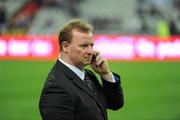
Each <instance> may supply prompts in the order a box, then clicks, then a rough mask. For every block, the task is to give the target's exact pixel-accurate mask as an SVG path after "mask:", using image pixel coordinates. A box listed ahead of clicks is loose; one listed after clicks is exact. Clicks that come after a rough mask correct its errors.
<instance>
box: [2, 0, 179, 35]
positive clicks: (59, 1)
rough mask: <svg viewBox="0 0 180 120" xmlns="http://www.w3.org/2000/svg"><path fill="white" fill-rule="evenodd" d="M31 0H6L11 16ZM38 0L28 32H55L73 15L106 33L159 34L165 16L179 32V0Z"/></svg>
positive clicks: (175, 31)
mask: <svg viewBox="0 0 180 120" xmlns="http://www.w3.org/2000/svg"><path fill="white" fill-rule="evenodd" d="M30 1H35V0H15V2H14V1H13V2H12V0H4V3H5V7H6V9H7V14H8V19H12V16H14V14H16V13H17V12H18V11H20V10H22V9H21V8H22V7H23V6H25V5H26V3H27V2H30ZM36 2H37V3H38V5H39V9H38V10H37V11H36V12H35V14H34V15H33V16H32V18H30V21H31V22H29V23H28V27H27V28H26V29H27V31H26V34H54V33H56V32H58V30H59V29H60V27H62V24H64V23H65V22H66V21H68V20H70V19H73V18H82V19H85V20H87V21H88V22H90V23H92V24H93V25H94V28H95V32H96V33H102V34H152V35H156V34H157V27H158V23H159V21H160V20H161V19H163V20H164V21H165V22H166V23H167V25H168V27H169V28H168V29H169V30H170V34H179V30H180V14H179V1H178V0H96V1H94V0H53V1H52V0H37V1H36ZM12 3H13V5H12ZM21 17H22V16H21ZM20 20H21V19H20ZM25 21H26V19H25Z"/></svg>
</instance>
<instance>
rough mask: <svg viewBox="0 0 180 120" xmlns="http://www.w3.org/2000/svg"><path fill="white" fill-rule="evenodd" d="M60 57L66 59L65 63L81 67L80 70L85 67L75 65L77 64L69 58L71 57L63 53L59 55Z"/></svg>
mask: <svg viewBox="0 0 180 120" xmlns="http://www.w3.org/2000/svg"><path fill="white" fill-rule="evenodd" d="M59 58H60V59H61V60H62V61H64V62H65V63H67V64H70V65H72V66H74V67H76V68H78V69H80V70H83V67H79V66H77V65H75V64H74V63H73V62H72V61H71V60H70V59H69V57H67V56H65V55H63V54H61V55H59Z"/></svg>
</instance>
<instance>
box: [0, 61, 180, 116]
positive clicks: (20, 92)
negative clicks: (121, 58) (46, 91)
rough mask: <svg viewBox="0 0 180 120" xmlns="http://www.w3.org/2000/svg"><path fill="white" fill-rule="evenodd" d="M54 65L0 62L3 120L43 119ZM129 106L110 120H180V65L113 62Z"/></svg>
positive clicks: (0, 95)
mask: <svg viewBox="0 0 180 120" xmlns="http://www.w3.org/2000/svg"><path fill="white" fill-rule="evenodd" d="M52 65H53V62H40V61H39V62H32V61H31V62H29V61H26V62H25V61H0V120H40V119H41V118H40V114H39V110H38V102H39V95H40V91H41V88H42V86H43V83H44V80H45V78H46V76H47V74H48V72H49V70H50V68H51V67H52ZM110 66H111V70H112V71H116V72H117V73H119V74H121V76H122V85H123V89H124V96H125V106H124V107H123V108H122V109H121V110H118V111H115V112H114V111H110V110H109V111H108V113H109V120H147V119H148V120H160V119H161V120H162V119H163V120H178V119H180V63H178V62H177V63H170V62H157V63H156V62H150V63H146V62H144V63H141V62H111V63H110Z"/></svg>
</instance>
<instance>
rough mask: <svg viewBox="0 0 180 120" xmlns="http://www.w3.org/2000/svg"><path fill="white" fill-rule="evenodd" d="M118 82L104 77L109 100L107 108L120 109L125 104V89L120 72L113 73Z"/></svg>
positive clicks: (104, 86)
mask: <svg viewBox="0 0 180 120" xmlns="http://www.w3.org/2000/svg"><path fill="white" fill-rule="evenodd" d="M113 76H114V77H115V80H116V82H115V83H114V82H108V81H107V80H104V79H103V78H102V77H101V79H102V84H103V89H104V93H105V97H106V100H107V108H108V109H112V110H118V109H119V108H121V107H123V105H124V97H123V90H122V87H121V78H120V76H119V75H118V74H116V73H113Z"/></svg>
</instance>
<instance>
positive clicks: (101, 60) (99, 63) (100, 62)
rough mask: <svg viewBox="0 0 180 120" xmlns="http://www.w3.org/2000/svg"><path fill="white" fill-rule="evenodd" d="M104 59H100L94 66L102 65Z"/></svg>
mask: <svg viewBox="0 0 180 120" xmlns="http://www.w3.org/2000/svg"><path fill="white" fill-rule="evenodd" d="M104 61H105V59H104V58H103V57H101V58H100V59H99V60H98V61H97V62H96V65H97V66H100V65H101V64H102V63H104Z"/></svg>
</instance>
